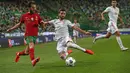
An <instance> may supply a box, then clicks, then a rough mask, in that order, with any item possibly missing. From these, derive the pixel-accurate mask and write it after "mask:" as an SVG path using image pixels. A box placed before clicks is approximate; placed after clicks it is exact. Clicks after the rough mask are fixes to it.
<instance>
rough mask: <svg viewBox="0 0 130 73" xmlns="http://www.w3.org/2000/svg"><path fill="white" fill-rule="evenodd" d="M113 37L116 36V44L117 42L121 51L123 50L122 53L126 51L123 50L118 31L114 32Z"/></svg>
mask: <svg viewBox="0 0 130 73" xmlns="http://www.w3.org/2000/svg"><path fill="white" fill-rule="evenodd" d="M115 35H116V40H117V42H118V44H119V46H120V48H121V50H123V51H124V50H127V49H128V48H125V47H124V46H123V43H122V40H121V38H120V32H119V31H116V32H115Z"/></svg>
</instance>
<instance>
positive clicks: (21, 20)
mask: <svg viewBox="0 0 130 73" xmlns="http://www.w3.org/2000/svg"><path fill="white" fill-rule="evenodd" d="M20 22H21V23H24V15H22V16H21V17H20Z"/></svg>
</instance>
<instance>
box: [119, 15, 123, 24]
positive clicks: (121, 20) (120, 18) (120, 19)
mask: <svg viewBox="0 0 130 73" xmlns="http://www.w3.org/2000/svg"><path fill="white" fill-rule="evenodd" d="M118 19H119V21H120V23H121V24H122V25H124V22H123V19H122V17H121V15H120V14H119V16H118Z"/></svg>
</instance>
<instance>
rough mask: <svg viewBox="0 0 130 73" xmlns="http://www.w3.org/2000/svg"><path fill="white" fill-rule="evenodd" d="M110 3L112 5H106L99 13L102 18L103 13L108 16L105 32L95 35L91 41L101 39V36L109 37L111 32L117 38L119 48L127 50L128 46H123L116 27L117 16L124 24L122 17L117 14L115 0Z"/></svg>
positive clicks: (117, 9)
mask: <svg viewBox="0 0 130 73" xmlns="http://www.w3.org/2000/svg"><path fill="white" fill-rule="evenodd" d="M111 4H112V6H110V7H107V8H106V9H105V10H104V11H103V12H102V14H101V16H102V20H105V18H104V14H105V13H108V16H109V23H108V29H107V34H106V35H100V36H97V37H95V38H94V40H93V42H95V41H96V40H98V39H101V38H109V37H110V36H111V35H112V34H115V35H116V40H117V42H118V44H119V46H120V48H121V50H123V51H124V50H127V49H128V48H125V47H124V46H123V43H122V40H121V38H120V32H119V30H118V27H117V20H118V18H119V20H120V22H121V23H122V24H124V23H123V21H122V18H121V17H120V15H119V8H118V7H116V5H117V1H116V0H112V2H111Z"/></svg>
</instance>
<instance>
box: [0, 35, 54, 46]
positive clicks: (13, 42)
mask: <svg viewBox="0 0 130 73" xmlns="http://www.w3.org/2000/svg"><path fill="white" fill-rule="evenodd" d="M21 34H22V33H21ZM21 34H17V36H16V35H14V33H13V34H6V37H5V38H0V47H2V48H3V47H5V48H6V47H13V46H18V45H25V44H26V41H25V40H24V37H23V34H22V36H20V35H21ZM10 35H11V36H10ZM40 35H41V36H38V38H37V40H36V42H37V43H44V42H50V41H53V40H54V33H42V34H40ZM7 36H8V37H7ZM9 36H10V37H9Z"/></svg>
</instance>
